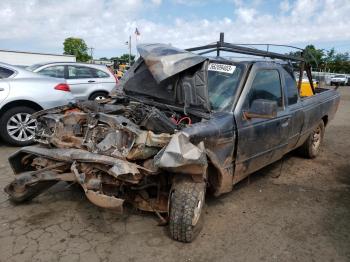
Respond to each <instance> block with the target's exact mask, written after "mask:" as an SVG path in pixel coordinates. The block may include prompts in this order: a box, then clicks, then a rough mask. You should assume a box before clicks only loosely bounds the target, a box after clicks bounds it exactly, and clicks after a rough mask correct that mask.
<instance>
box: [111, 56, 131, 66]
mask: <svg viewBox="0 0 350 262" xmlns="http://www.w3.org/2000/svg"><path fill="white" fill-rule="evenodd" d="M110 60H112V61H116V62H117V63H118V64H128V63H129V54H123V55H121V56H119V57H118V56H115V57H111V59H110ZM130 61H131V64H133V63H134V62H135V55H131V56H130Z"/></svg>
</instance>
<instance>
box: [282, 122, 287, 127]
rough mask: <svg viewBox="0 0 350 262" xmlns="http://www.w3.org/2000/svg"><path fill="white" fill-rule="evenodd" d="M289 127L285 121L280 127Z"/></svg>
mask: <svg viewBox="0 0 350 262" xmlns="http://www.w3.org/2000/svg"><path fill="white" fill-rule="evenodd" d="M288 125H289V122H288V121H286V122H284V123H282V125H281V126H282V127H287V126H288Z"/></svg>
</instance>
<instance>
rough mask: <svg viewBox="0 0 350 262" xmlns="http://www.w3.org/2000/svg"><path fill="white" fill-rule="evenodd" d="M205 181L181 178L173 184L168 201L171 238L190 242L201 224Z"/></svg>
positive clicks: (200, 227)
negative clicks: (198, 181) (199, 181)
mask: <svg viewBox="0 0 350 262" xmlns="http://www.w3.org/2000/svg"><path fill="white" fill-rule="evenodd" d="M204 200H205V183H204V182H202V183H195V182H193V181H191V180H182V181H179V182H176V183H174V184H173V187H172V190H171V194H170V199H169V201H170V203H169V229H170V235H171V237H172V238H173V239H175V240H177V241H180V242H186V243H189V242H192V240H193V239H194V238H195V237H196V236H197V235H198V233H199V232H200V230H201V229H202V225H203V214H202V213H203V212H202V209H203V206H204Z"/></svg>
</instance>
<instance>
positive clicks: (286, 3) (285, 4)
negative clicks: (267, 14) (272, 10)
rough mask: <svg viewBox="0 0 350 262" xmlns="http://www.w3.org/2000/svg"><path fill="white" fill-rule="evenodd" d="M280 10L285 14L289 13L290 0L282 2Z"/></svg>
mask: <svg viewBox="0 0 350 262" xmlns="http://www.w3.org/2000/svg"><path fill="white" fill-rule="evenodd" d="M280 9H281V11H282V12H283V13H286V12H288V11H289V10H290V4H289V0H283V1H282V2H280Z"/></svg>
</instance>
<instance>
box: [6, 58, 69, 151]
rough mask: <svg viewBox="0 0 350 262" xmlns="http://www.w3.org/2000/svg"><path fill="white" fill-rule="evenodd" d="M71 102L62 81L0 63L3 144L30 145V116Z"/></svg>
mask: <svg viewBox="0 0 350 262" xmlns="http://www.w3.org/2000/svg"><path fill="white" fill-rule="evenodd" d="M74 100H75V99H74V97H73V95H72V94H71V92H70V88H69V85H67V83H66V81H65V80H64V79H54V78H51V77H45V76H42V75H39V74H36V73H33V72H29V71H27V70H25V69H23V68H21V67H16V66H12V65H9V64H5V63H0V136H1V138H2V139H3V140H4V141H5V142H7V143H10V144H12V145H17V146H26V145H29V144H31V143H32V142H33V137H34V130H35V128H36V122H35V120H33V119H31V114H32V113H34V112H36V111H39V110H42V109H48V108H51V107H55V106H60V105H65V104H68V103H69V102H74Z"/></svg>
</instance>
